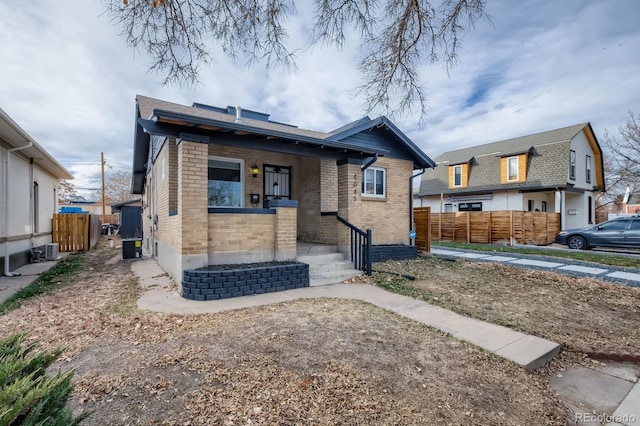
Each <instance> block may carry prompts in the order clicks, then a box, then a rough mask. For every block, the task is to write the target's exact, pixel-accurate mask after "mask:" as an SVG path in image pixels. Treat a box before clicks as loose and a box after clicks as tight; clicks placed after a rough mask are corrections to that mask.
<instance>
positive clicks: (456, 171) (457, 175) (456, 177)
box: [453, 165, 462, 186]
mask: <svg viewBox="0 0 640 426" xmlns="http://www.w3.org/2000/svg"><path fill="white" fill-rule="evenodd" d="M453 186H462V166H461V165H460V166H453Z"/></svg>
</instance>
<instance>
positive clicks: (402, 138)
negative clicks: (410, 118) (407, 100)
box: [328, 116, 436, 169]
mask: <svg viewBox="0 0 640 426" xmlns="http://www.w3.org/2000/svg"><path fill="white" fill-rule="evenodd" d="M380 126H385V128H386V129H388V130H389V131H390V132H391V133H392V135H393V136H394V137H395V138H396V139H397V140H398V141H399V142H400V143H402V144H403V145H404V147H405V148H406V149H407V150H408V151H409V152H410V153H411V156H412V157H413V165H414V169H430V168H434V167H436V163H435V162H434V161H433V160H432V159H431V158H429V157H428V156H427V155H426V154H425V153H424V152H422V150H421V149H420V148H418V146H417V145H416V144H414V143H413V141H412V140H411V139H409V138H408V137H407V135H405V134H404V133H403V132H402V131H400V129H398V128H397V127H396V125H395V124H393V123H392V122H391V121H390V120H389V119H388V118H387V117H384V116H382V117H378V118H376V119H374V120H364V119H361V120H359V121H358V124H356V125H355V126H351V127H348V128H347V129H346V130H344V131H342V132H338V133H335V134H333V135H331V136H329V138H328V139H329V140H335V141H338V140H343V139H345V138H348V137H349V136H353V135H355V134H357V133H360V132H364V131H366V130H370V129H373V128H376V127H380Z"/></svg>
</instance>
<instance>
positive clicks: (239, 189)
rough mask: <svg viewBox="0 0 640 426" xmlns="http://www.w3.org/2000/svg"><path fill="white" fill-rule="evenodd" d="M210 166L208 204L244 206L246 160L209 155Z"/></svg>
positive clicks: (210, 205)
mask: <svg viewBox="0 0 640 426" xmlns="http://www.w3.org/2000/svg"><path fill="white" fill-rule="evenodd" d="M208 166H209V170H208V183H207V199H208V203H207V204H208V206H209V207H242V206H243V204H244V196H243V181H244V179H243V176H244V160H239V159H234V158H225V157H209V164H208Z"/></svg>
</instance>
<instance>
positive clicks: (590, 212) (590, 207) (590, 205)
mask: <svg viewBox="0 0 640 426" xmlns="http://www.w3.org/2000/svg"><path fill="white" fill-rule="evenodd" d="M587 204H588V206H587V211H588V220H589V224H592V223H593V198H591V196H588V197H587Z"/></svg>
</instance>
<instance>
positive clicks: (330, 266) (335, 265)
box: [309, 260, 353, 275]
mask: <svg viewBox="0 0 640 426" xmlns="http://www.w3.org/2000/svg"><path fill="white" fill-rule="evenodd" d="M345 269H353V262H351V261H349V260H343V261H341V262H328V263H309V274H311V275H313V274H316V273H321V272H323V271H342V270H345Z"/></svg>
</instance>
